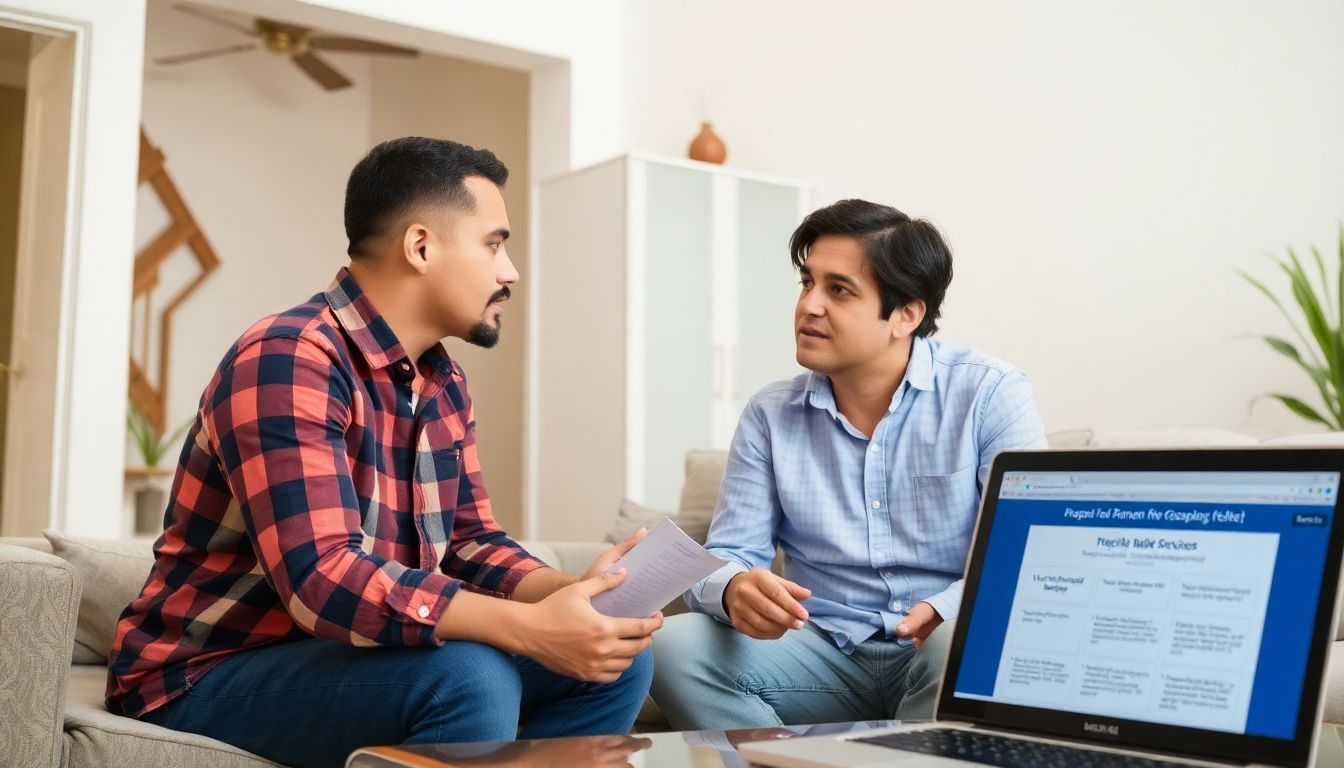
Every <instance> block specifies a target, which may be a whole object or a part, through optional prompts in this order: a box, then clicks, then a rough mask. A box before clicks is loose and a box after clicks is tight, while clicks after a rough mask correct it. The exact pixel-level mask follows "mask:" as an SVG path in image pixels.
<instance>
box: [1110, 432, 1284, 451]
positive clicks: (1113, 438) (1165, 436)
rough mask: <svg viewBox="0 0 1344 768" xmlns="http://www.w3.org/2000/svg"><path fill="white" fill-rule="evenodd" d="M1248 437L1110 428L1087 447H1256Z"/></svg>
mask: <svg viewBox="0 0 1344 768" xmlns="http://www.w3.org/2000/svg"><path fill="white" fill-rule="evenodd" d="M1259 444H1260V441H1259V440H1256V439H1255V438H1254V437H1251V436H1250V435H1243V434H1241V433H1240V432H1231V431H1228V430H1226V429H1196V428H1189V429H1187V428H1172V429H1113V430H1106V431H1100V432H1097V433H1096V434H1094V435H1093V436H1092V442H1091V443H1090V444H1089V445H1088V447H1089V448H1213V447H1219V446H1237V445H1259Z"/></svg>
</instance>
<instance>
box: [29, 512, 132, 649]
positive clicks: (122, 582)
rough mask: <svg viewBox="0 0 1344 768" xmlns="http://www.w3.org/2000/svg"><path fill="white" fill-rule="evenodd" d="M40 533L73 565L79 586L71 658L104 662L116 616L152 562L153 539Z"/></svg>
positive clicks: (127, 603) (55, 550) (126, 603)
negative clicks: (118, 539) (117, 538)
mask: <svg viewBox="0 0 1344 768" xmlns="http://www.w3.org/2000/svg"><path fill="white" fill-rule="evenodd" d="M42 535H43V536H46V537H47V541H49V542H51V551H52V552H53V553H54V554H55V555H56V556H57V557H59V558H61V559H62V560H64V561H66V562H67V563H70V565H72V566H74V568H75V572H76V573H78V574H79V580H80V584H81V586H82V587H83V591H82V593H81V594H80V597H79V619H78V621H77V622H76V624H75V648H74V653H73V658H72V660H73V661H74V663H76V664H106V663H107V653H108V651H109V649H111V647H112V637H113V635H114V634H115V633H116V628H117V619H118V618H119V617H120V616H121V612H122V611H123V610H125V608H126V606H127V605H130V602H131V601H132V600H134V599H135V597H136V595H138V594H140V588H141V587H143V586H144V585H145V579H146V578H148V576H149V570H150V568H151V567H152V566H153V565H154V541H153V539H123V540H120V541H103V540H100V539H87V538H83V537H80V536H70V535H67V534H64V533H61V532H60V531H53V530H46V531H43V532H42Z"/></svg>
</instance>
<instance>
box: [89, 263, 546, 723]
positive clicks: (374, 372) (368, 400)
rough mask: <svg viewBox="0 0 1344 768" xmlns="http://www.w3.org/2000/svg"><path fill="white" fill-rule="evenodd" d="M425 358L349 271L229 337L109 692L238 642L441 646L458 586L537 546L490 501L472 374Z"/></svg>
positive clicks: (155, 691)
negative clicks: (502, 520)
mask: <svg viewBox="0 0 1344 768" xmlns="http://www.w3.org/2000/svg"><path fill="white" fill-rule="evenodd" d="M415 370H416V368H415V367H413V363H412V361H411V360H410V359H409V358H408V357H407V356H406V353H405V352H404V351H403V350H402V347H401V345H400V343H398V341H397V339H396V337H395V336H394V335H393V333H392V331H391V329H390V328H389V327H388V326H387V324H386V322H384V321H383V319H382V318H381V317H380V316H379V314H378V312H377V310H376V309H375V308H374V307H373V304H372V302H370V301H369V299H368V297H367V296H365V295H364V294H363V293H362V292H361V291H360V289H359V286H358V285H357V284H356V283H355V281H354V278H353V277H351V275H350V273H349V272H348V271H347V270H345V269H342V270H341V271H340V272H339V273H338V274H337V276H336V279H335V280H334V281H333V282H332V285H331V287H330V288H328V289H327V291H326V292H325V293H321V294H318V295H316V296H314V297H313V298H312V299H311V300H309V301H308V303H306V304H302V305H300V306H297V307H295V308H294V309H291V310H289V311H288V312H284V313H282V314H279V315H275V316H272V317H268V318H266V319H264V320H262V321H260V322H258V323H257V324H256V325H254V326H252V328H250V329H249V330H248V331H247V332H246V333H244V334H243V335H242V337H241V338H239V339H238V341H237V342H235V343H234V345H233V347H232V348H231V349H230V350H229V352H228V354H227V355H225V357H224V360H223V362H222V363H220V366H219V369H218V370H217V371H216V372H215V375H214V378H213V379H212V380H211V381H210V384H209V386H207V387H206V390H205V394H204V395H202V397H201V405H200V411H199V412H198V414H197V417H196V421H195V423H194V424H193V425H192V428H191V431H190V433H188V436H187V440H186V445H185V446H184V447H183V450H182V457H181V460H180V462H179V464H178V468H177V476H176V478H175V479H174V481H173V489H172V503H171V505H170V507H169V509H168V512H167V516H166V521H165V522H166V526H165V530H164V533H163V536H162V537H160V538H159V540H158V541H157V542H156V543H155V545H154V555H155V558H154V567H153V569H152V570H151V571H150V574H149V578H148V580H147V581H146V582H145V586H144V588H143V589H142V590H141V592H140V596H139V597H137V598H136V599H135V600H134V601H133V602H132V603H131V604H130V605H129V606H127V608H126V610H125V611H123V612H122V615H121V620H120V621H119V622H118V623H117V632H116V639H115V640H114V641H113V643H112V651H111V654H110V660H109V675H108V687H107V705H108V708H109V709H110V710H112V711H113V712H120V713H122V714H125V715H129V716H132V717H135V716H139V715H141V714H143V713H145V712H148V711H149V710H152V709H154V708H156V707H159V706H162V705H163V704H165V703H167V702H169V701H172V700H173V699H174V698H176V697H177V696H179V695H180V694H182V693H183V692H185V691H186V690H187V688H188V687H189V686H191V685H192V684H193V683H195V681H197V680H199V679H200V678H201V676H202V675H204V674H206V673H207V672H208V671H209V670H210V669H211V668H212V667H213V666H214V665H216V664H218V663H219V662H220V661H222V660H223V659H225V658H226V657H228V656H229V655H230V654H234V653H237V652H239V651H243V650H245V649H248V648H255V647H257V646H260V645H264V644H267V643H275V642H280V641H284V640H292V639H297V638H304V637H309V636H316V637H324V638H330V639H332V640H337V641H340V642H343V643H350V644H351V645H360V646H371V645H433V644H437V643H438V642H439V641H438V640H436V638H435V637H434V626H435V624H436V622H438V620H439V616H440V615H441V614H442V613H443V611H444V608H446V607H447V605H448V601H449V600H451V599H452V598H453V595H454V594H456V593H457V590H458V589H459V588H460V587H463V586H465V587H467V588H468V589H471V590H474V591H478V592H483V593H487V594H492V595H497V596H500V597H508V596H509V595H511V594H512V592H513V590H514V588H515V587H516V586H517V584H518V582H519V581H520V580H521V579H522V578H523V576H525V575H526V574H528V573H530V572H532V571H534V570H536V569H537V568H541V567H543V564H542V563H541V561H539V560H537V559H535V558H533V557H532V556H531V555H529V554H528V553H527V552H526V551H525V550H523V549H522V548H521V547H519V546H518V544H516V543H515V542H514V541H512V540H511V539H509V538H508V537H507V536H506V535H505V534H504V532H503V531H502V530H500V528H499V526H498V525H497V524H496V523H495V520H494V517H493V516H492V515H491V513H490V500H489V497H487V495H486V492H485V483H484V481H483V480H482V478H481V466H480V460H479V457H478V456H477V451H476V437H475V423H474V421H473V418H472V407H471V398H470V396H469V395H468V394H467V384H466V380H465V379H464V378H463V374H462V369H461V368H459V367H458V366H457V365H456V364H455V363H454V362H453V361H452V360H450V359H449V357H448V354H447V353H446V352H445V351H444V349H443V346H442V345H435V347H434V348H433V349H431V350H430V351H429V352H426V353H425V354H424V355H423V356H421V358H420V360H419V364H418V370H419V372H420V374H421V376H423V377H424V381H423V384H422V388H421V391H420V394H419V400H418V402H417V403H416V405H415V407H414V410H412V397H411V392H412V390H411V385H412V381H413V380H414V377H415V376H414V374H415Z"/></svg>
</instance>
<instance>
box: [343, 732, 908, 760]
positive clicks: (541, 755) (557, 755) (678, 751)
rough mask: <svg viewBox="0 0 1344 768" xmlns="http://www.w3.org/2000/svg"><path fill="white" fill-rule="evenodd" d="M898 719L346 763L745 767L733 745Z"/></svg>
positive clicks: (397, 751)
mask: <svg viewBox="0 0 1344 768" xmlns="http://www.w3.org/2000/svg"><path fill="white" fill-rule="evenodd" d="M899 724H900V721H899V720H867V721H863V722H858V723H831V724H828V725H796V726H786V727H783V728H744V729H740V730H731V731H682V732H671V733H645V734H638V735H634V736H576V737H572V738H564V739H538V740H536V741H513V742H502V743H501V742H483V743H478V744H423V745H417V746H402V747H368V748H366V749H361V750H358V751H356V752H355V753H354V754H353V755H351V756H350V759H349V760H348V761H347V762H346V768H408V767H412V766H414V767H416V768H457V766H464V767H465V766H487V765H488V766H505V765H507V766H518V767H519V768H525V767H526V766H539V767H540V766H572V767H573V768H578V767H579V766H601V767H602V768H606V767H608V766H611V767H612V768H614V767H615V766H625V765H636V766H642V767H643V768H686V766H693V768H745V766H746V765H747V763H746V762H745V761H743V760H742V758H740V757H738V755H737V745H738V744H741V743H744V742H748V741H764V740H766V739H787V738H793V737H794V736H799V735H804V734H805V735H809V736H815V735H818V734H828V733H849V732H851V731H859V730H868V729H871V728H886V727H888V726H891V725H899Z"/></svg>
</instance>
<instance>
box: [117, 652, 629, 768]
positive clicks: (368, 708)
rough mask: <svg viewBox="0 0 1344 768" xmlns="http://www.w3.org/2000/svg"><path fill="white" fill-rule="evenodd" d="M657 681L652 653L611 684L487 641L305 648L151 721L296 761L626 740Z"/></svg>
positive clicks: (260, 660) (246, 665) (227, 675)
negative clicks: (403, 747) (419, 747)
mask: <svg viewBox="0 0 1344 768" xmlns="http://www.w3.org/2000/svg"><path fill="white" fill-rule="evenodd" d="M652 674H653V660H652V657H651V656H650V654H649V652H648V651H645V652H644V653H642V654H640V655H639V656H637V657H635V660H634V663H633V664H631V665H630V668H629V669H627V670H626V671H625V673H624V674H623V675H621V678H620V679H619V680H617V681H616V682H613V683H606V684H600V683H584V682H580V681H578V680H574V679H571V678H568V677H564V676H562V675H558V674H556V673H554V672H549V671H547V670H546V669H544V668H543V667H542V666H541V665H540V664H538V663H537V662H535V661H533V660H531V659H528V658H525V657H522V656H513V655H510V654H508V653H504V652H503V651H500V650H497V649H495V648H492V647H490V646H487V645H481V644H479V643H468V642H460V641H451V642H448V643H445V644H444V645H442V646H440V647H438V648H432V647H383V648H355V647H352V646H349V645H345V644H342V643H337V642H334V641H331V640H318V639H311V640H297V641H294V642H286V643H278V644H275V645H267V646H263V647H260V648H256V649H252V650H247V651H242V652H240V653H237V654H234V655H233V656H230V657H229V658H227V659H226V660H224V661H223V662H221V663H220V664H219V666H217V667H215V668H214V669H212V670H210V671H209V672H208V673H207V674H206V675H205V676H203V677H202V678H201V679H200V680H198V681H197V682H196V683H195V684H194V685H192V686H191V687H190V688H189V690H188V691H187V692H186V693H185V694H183V695H182V696H179V697H178V698H176V699H174V700H173V701H171V702H169V703H168V704H165V705H164V706H162V707H159V708H158V709H155V710H152V711H150V712H147V713H145V714H144V715H142V716H141V718H140V719H141V720H145V721H147V722H150V723H154V724H156V725H161V726H163V727H165V728H171V729H173V730H177V731H189V732H191V733H199V734H201V735H204V736H209V737H211V738H215V739H219V740H220V741H223V742H227V743H229V744H233V745H235V746H237V747H241V748H242V749H246V750H247V751H249V752H252V753H254V754H257V755H260V756H262V757H265V758H268V759H271V760H274V761H276V762H279V763H284V764H286V765H292V766H341V765H343V764H344V762H345V758H346V757H347V756H348V755H349V754H350V753H351V752H352V751H354V750H355V749H357V748H359V747H364V746H369V745H373V744H428V743H442V742H463V741H511V740H513V739H514V738H522V739H540V738H549V737H552V736H588V735H600V734H613V733H626V732H628V731H629V730H630V726H631V725H633V724H634V722H635V715H637V714H638V713H639V708H640V705H641V704H642V703H643V702H644V696H645V694H646V693H647V692H648V689H649V679H650V677H651V676H652Z"/></svg>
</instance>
